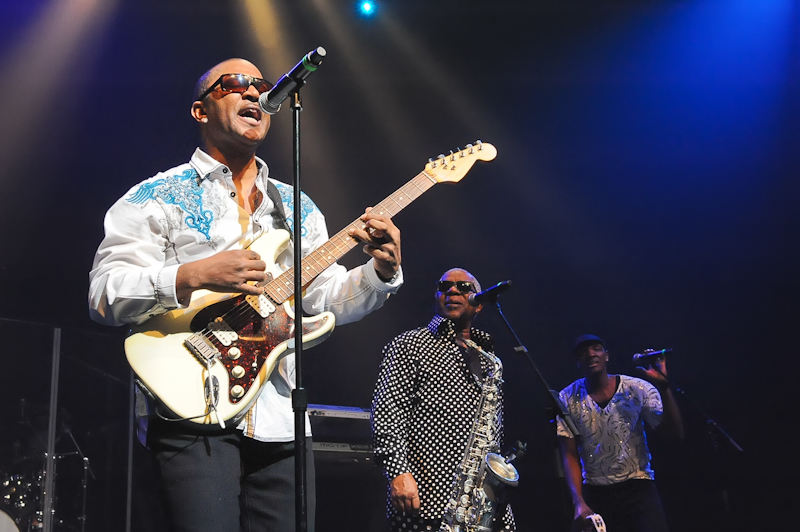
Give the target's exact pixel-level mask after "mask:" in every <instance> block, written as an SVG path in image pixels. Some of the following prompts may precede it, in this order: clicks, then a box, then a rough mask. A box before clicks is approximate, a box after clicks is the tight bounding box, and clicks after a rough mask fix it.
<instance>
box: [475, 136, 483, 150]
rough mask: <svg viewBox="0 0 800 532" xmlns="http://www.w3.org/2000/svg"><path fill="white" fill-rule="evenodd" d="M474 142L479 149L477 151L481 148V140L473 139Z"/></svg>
mask: <svg viewBox="0 0 800 532" xmlns="http://www.w3.org/2000/svg"><path fill="white" fill-rule="evenodd" d="M475 144H477V145H478V150H479V151H480V150H482V149H483V142H481V141H480V139H479V140H476V141H475Z"/></svg>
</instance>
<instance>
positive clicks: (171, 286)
mask: <svg viewBox="0 0 800 532" xmlns="http://www.w3.org/2000/svg"><path fill="white" fill-rule="evenodd" d="M180 267H181V265H180V264H175V265H173V266H166V267H164V268H162V269H161V271H160V272H158V276H157V277H156V280H155V283H153V285H154V286H155V295H156V301H157V302H158V305H159V306H161V307H163V308H166V309H176V308H181V304H180V303H179V302H178V296H177V294H176V293H175V283H176V281H177V279H178V268H180Z"/></svg>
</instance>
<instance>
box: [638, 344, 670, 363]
mask: <svg viewBox="0 0 800 532" xmlns="http://www.w3.org/2000/svg"><path fill="white" fill-rule="evenodd" d="M671 351H672V348H668V349H661V350H660V351H652V352H650V353H645V354H641V353H636V354H635V355H633V363H634V364H637V365H642V364H652V363H653V362H652V361H653V359H656V358H661V357H663V356H664V355H665V354H667V353H669V352H671Z"/></svg>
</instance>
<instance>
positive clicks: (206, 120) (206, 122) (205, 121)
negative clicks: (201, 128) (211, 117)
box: [200, 118, 208, 124]
mask: <svg viewBox="0 0 800 532" xmlns="http://www.w3.org/2000/svg"><path fill="white" fill-rule="evenodd" d="M200 121H201V122H202V123H204V124H208V118H203V119H202V120H200Z"/></svg>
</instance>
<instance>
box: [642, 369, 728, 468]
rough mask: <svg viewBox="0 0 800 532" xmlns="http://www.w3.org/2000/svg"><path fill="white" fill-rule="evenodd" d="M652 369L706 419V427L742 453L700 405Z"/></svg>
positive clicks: (658, 370) (662, 374)
mask: <svg viewBox="0 0 800 532" xmlns="http://www.w3.org/2000/svg"><path fill="white" fill-rule="evenodd" d="M653 368H654V369H655V370H656V371H657V372H659V373H660V374H661V376H662V377H664V380H665V381H666V383H667V386H669V387H670V388H672V389H673V390H675V391H676V392H678V393H679V394H681V396H683V398H684V399H686V402H688V403H689V404H690V405H692V407H693V408H694V409H695V410H697V411H698V412H699V413H700V415H701V416H703V417H704V418H705V419H706V424H707V425H708V426H710V427H711V428H714V429H716V430H717V432H718V433H719V434H721V435H722V436H723V437H724V438H725V439H726V440H728V443H730V444H731V446H732V447H733V448H734V449H736V450H737V451H739V452H744V449H742V448H741V447H740V446H739V444H738V443H736V441H735V440H734V439H733V438H731V436H730V435H729V434H728V433H727V432H725V429H723V428H722V427H720V426H719V424H717V422H716V421H714V420H713V419H712V418H711V416H709V415H708V414H706V413H705V411H703V409H702V408H700V405H698V404H697V403H696V402H695V401H694V400H692V398H691V397H689V396H688V395H687V394H686V392H684V391H683V389H682V388H679V387H678V386H675V384H674V383H673V382H672V381H670V380H669V379H668V378H667V376H666V375H664V373H663V372H662V371H661V370H660V369H659V368H658V367H656V366H653Z"/></svg>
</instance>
